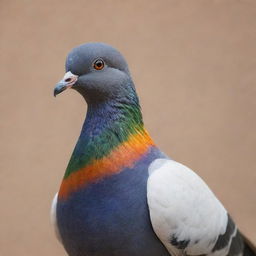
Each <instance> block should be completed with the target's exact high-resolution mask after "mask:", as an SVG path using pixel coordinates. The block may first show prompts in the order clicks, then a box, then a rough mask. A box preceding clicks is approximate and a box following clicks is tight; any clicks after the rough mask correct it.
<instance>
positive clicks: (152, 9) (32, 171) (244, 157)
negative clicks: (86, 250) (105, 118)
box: [0, 0, 256, 256]
mask: <svg viewBox="0 0 256 256" xmlns="http://www.w3.org/2000/svg"><path fill="white" fill-rule="evenodd" d="M0 35H1V41H0V72H1V76H0V85H1V93H0V100H1V101H0V106H1V123H0V125H1V133H0V136H1V148H0V154H1V156H0V157H1V161H0V165H1V167H0V168H1V171H0V179H1V180H0V200H1V201H0V202H1V210H0V215H1V218H0V227H1V228H0V255H12V256H16V255H19V256H23V255H26V256H29V255H37V256H41V255H42V256H45V255H56V256H57V255H65V253H64V250H63V249H62V247H61V245H60V244H58V242H57V240H56V239H55V237H54V235H53V232H52V229H51V226H50V223H49V217H48V215H49V207H50V204H51V199H52V197H53V195H54V193H55V192H56V191H57V190H58V186H59V184H60V181H61V178H62V175H63V172H64V170H65V167H66V165H67V162H68V160H69V157H70V154H71V152H72V150H73V147H74V145H75V142H76V139H77V136H78V134H79V131H80V127H81V125H82V122H83V119H84V114H85V111H86V105H85V103H84V102H83V100H82V98H81V97H80V95H78V94H77V93H76V92H74V91H71V90H70V91H67V92H65V93H63V94H61V95H60V96H59V97H57V98H56V99H55V98H54V97H53V95H52V94H53V87H54V85H55V83H56V82H57V81H58V80H59V79H60V78H61V77H62V76H63V74H64V61H65V57H66V54H67V53H68V51H69V50H70V49H71V48H72V47H74V46H76V45H78V44H81V43H84V42H89V41H103V42H107V43H109V44H112V45H113V46H115V47H117V48H118V49H119V50H120V51H121V52H123V54H124V55H125V56H126V58H127V60H128V62H129V64H130V69H131V72H132V74H133V77H134V80H135V82H136V85H137V89H138V93H139V95H140V99H141V104H142V107H143V113H144V119H145V123H146V126H147V128H148V130H149V131H150V133H151V135H152V136H153V138H154V139H155V141H156V143H157V144H158V145H159V146H160V147H161V148H162V149H163V150H164V151H165V152H166V153H168V154H169V155H170V156H171V157H173V158H174V159H176V160H178V161H181V162H182V163H184V164H186V165H188V166H190V167H191V168H193V169H194V170H196V171H197V172H198V173H199V174H200V175H201V176H202V177H203V178H204V179H205V181H206V182H207V183H208V184H209V186H210V187H211V188H212V189H213V191H214V192H215V193H216V195H217V196H218V197H219V198H220V199H221V201H222V202H223V203H224V205H225V206H226V207H227V209H228V210H229V211H230V213H231V214H232V216H233V217H234V219H235V220H236V222H237V223H238V225H239V227H240V228H241V230H242V231H243V232H245V233H246V234H247V235H248V236H249V237H250V238H251V239H252V240H253V241H254V242H256V219H255V215H256V204H255V203H256V199H255V194H256V187H255V184H256V168H255V158H256V154H255V149H256V133H255V129H256V118H255V117H256V86H255V81H256V72H255V70H256V2H255V1H254V0H251V1H250V0H243V1H242V0H240V1H238V0H237V1H235V0H234V1H225V0H219V1H217V0H216V1H214V0H212V1H209V0H208V1H207V0H202V1H200V0H198V1H181V0H180V1H178V0H177V1H148V0H144V1H117V0H116V1H113V0H109V1H103V0H102V1H83V0H81V1H67V0H65V1H51V0H46V1H32V0H31V1H29V0H27V1H26V0H24V1H21V0H20V1H8V0H1V1H0ZM209 221H211V217H210V216H209Z"/></svg>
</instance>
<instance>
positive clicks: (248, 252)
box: [243, 235, 256, 256]
mask: <svg viewBox="0 0 256 256" xmlns="http://www.w3.org/2000/svg"><path fill="white" fill-rule="evenodd" d="M243 238H244V251H243V256H256V247H255V245H254V244H253V243H252V242H251V241H250V240H249V239H248V238H247V237H246V236H244V235H243Z"/></svg>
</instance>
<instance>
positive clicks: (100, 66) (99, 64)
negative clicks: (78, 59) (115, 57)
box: [93, 59, 105, 70]
mask: <svg viewBox="0 0 256 256" xmlns="http://www.w3.org/2000/svg"><path fill="white" fill-rule="evenodd" d="M104 65H105V63H104V61H103V60H102V59H97V60H95V61H94V63H93V68H94V69H96V70H102V69H103V68H104Z"/></svg>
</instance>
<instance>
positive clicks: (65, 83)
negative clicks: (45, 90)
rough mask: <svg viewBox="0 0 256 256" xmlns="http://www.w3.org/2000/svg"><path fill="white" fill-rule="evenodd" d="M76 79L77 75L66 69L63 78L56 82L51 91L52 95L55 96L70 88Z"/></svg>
mask: <svg viewBox="0 0 256 256" xmlns="http://www.w3.org/2000/svg"><path fill="white" fill-rule="evenodd" d="M77 79H78V76H77V75H74V74H72V73H71V72H70V71H68V72H67V73H66V74H65V75H64V77H63V79H62V80H60V81H59V82H58V83H57V84H56V86H55V88H54V92H53V95H54V97H56V95H58V94H59V93H61V92H63V91H65V90H66V89H67V88H71V87H72V86H73V85H74V84H75V83H76V81H77Z"/></svg>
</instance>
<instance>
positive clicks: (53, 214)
mask: <svg viewBox="0 0 256 256" xmlns="http://www.w3.org/2000/svg"><path fill="white" fill-rule="evenodd" d="M57 200H58V193H56V194H55V196H54V198H53V200H52V206H51V211H50V219H51V223H52V225H53V227H54V231H55V235H56V237H57V239H58V240H59V241H60V242H61V238H60V233H59V230H58V225H57V218H56V208H57Z"/></svg>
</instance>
